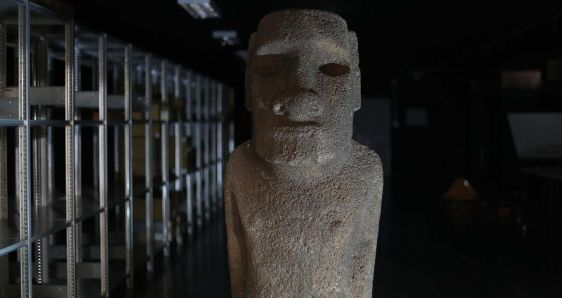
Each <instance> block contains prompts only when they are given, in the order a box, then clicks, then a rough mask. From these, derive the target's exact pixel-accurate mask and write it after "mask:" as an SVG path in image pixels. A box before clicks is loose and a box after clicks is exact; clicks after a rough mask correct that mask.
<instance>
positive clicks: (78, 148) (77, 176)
mask: <svg viewBox="0 0 562 298" xmlns="http://www.w3.org/2000/svg"><path fill="white" fill-rule="evenodd" d="M75 30H76V27H75ZM74 40H75V39H74ZM73 59H74V75H73V76H74V92H79V91H80V90H81V83H82V80H81V77H80V75H81V69H80V68H81V65H82V64H81V63H82V62H81V55H80V46H79V45H78V44H77V43H76V42H74V58H73ZM75 94H76V93H75ZM74 119H75V120H81V119H82V115H81V113H80V111H79V110H78V109H77V108H76V106H75V107H74ZM54 170H55V169H54V167H53V168H52V169H51V171H53V172H54ZM94 177H95V176H94ZM53 183H54V182H53ZM74 193H75V194H76V195H75V197H74V201H75V209H77V210H80V209H81V208H82V199H83V196H82V128H81V127H80V126H79V125H74ZM74 231H75V237H76V243H77V244H76V262H81V261H82V247H80V243H82V239H83V237H82V236H83V233H82V223H81V222H77V223H76V228H75V229H74Z"/></svg>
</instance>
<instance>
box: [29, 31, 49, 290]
mask: <svg viewBox="0 0 562 298" xmlns="http://www.w3.org/2000/svg"><path fill="white" fill-rule="evenodd" d="M48 59H49V46H48V39H47V36H46V35H45V34H42V35H40V36H39V38H38V39H37V40H35V42H34V50H33V55H32V59H31V64H32V67H31V69H32V70H33V72H32V73H31V76H32V77H33V80H32V85H33V86H34V87H45V86H48V80H49V69H48ZM46 109H47V107H44V106H37V107H35V108H34V109H32V110H30V112H31V113H32V114H33V119H34V120H47V110H46ZM31 146H32V147H31V148H32V152H33V153H32V156H33V160H32V163H33V166H32V170H33V174H32V175H33V176H32V177H33V179H32V181H33V188H32V189H33V201H34V205H33V206H34V210H35V212H36V214H39V212H41V210H42V208H43V207H45V206H47V205H48V204H49V197H48V196H49V194H48V182H47V176H48V172H47V151H48V148H47V147H48V143H47V128H46V127H45V126H41V127H35V128H34V130H33V131H31ZM34 265H35V266H34V267H35V269H34V270H35V273H36V280H37V283H38V284H42V283H48V282H49V278H48V277H49V274H48V272H49V246H48V238H45V239H37V241H36V245H35V262H34Z"/></svg>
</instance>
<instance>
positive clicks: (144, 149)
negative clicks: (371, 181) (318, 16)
mask: <svg viewBox="0 0 562 298" xmlns="http://www.w3.org/2000/svg"><path fill="white" fill-rule="evenodd" d="M281 9H317V10H325V11H329V12H332V13H335V14H338V15H339V16H341V17H342V18H343V19H344V20H345V21H346V22H347V27H348V29H349V30H351V31H354V32H355V34H356V35H357V40H358V53H359V69H360V91H361V95H360V99H361V104H360V109H358V110H357V111H355V112H354V114H353V139H354V140H355V141H357V142H359V143H361V144H363V145H365V146H366V147H368V148H369V149H371V150H373V151H375V152H376V153H377V154H378V156H379V157H380V160H381V162H382V170H383V175H382V176H381V178H384V186H383V191H382V205H381V206H380V222H379V225H378V232H377V231H376V229H373V230H372V235H374V236H375V238H376V239H378V240H377V241H376V259H375V264H374V269H373V270H374V278H373V281H372V296H373V297H377V298H410V297H412V298H421V297H431V298H438V297H459V298H461V297H462V298H476V297H478V298H483V297H489V298H504V297H506V298H507V297H521V298H543V297H544V298H550V297H559V296H560V293H562V283H561V282H560V281H561V280H562V255H561V253H560V251H562V215H561V214H562V192H561V185H562V8H560V7H558V6H557V5H555V4H547V3H522V4H519V3H513V2H508V1H497V2H494V3H489V2H484V1H464V2H452V3H451V2H446V1H436V0H431V1H429V2H428V1H405V0H399V1H391V0H381V1H366V0H353V1H344V0H324V1H320V0H310V1H304V0H284V1H277V0H275V1H258V0H247V1H225V0H162V1H151V0H138V1H129V0H123V1H116V0H113V1H108V0H98V1H88V0H34V1H28V0H0V298H8V297H10V298H11V297H109V296H112V297H113V296H115V297H141V298H144V297H231V296H233V294H234V293H233V292H232V291H231V284H232V283H231V281H232V278H231V277H232V272H231V271H230V270H229V252H228V244H227V239H228V237H232V236H231V234H229V233H230V231H229V230H227V228H226V221H225V213H228V212H225V209H227V210H228V208H229V207H228V206H225V205H227V204H225V202H226V201H227V198H225V192H224V189H225V184H227V183H225V181H226V179H231V180H230V181H241V180H243V177H237V176H234V177H228V178H226V177H225V173H227V164H228V162H229V158H230V157H231V156H236V155H233V153H235V152H238V151H235V150H236V148H237V147H238V146H240V145H241V144H245V143H244V142H246V141H248V140H250V139H252V142H253V143H252V144H254V143H255V141H254V140H255V138H256V135H257V134H256V133H255V132H256V131H257V129H255V128H256V127H262V126H263V125H265V123H255V122H254V123H252V121H253V119H254V120H255V119H256V118H255V114H252V113H256V111H255V110H252V111H250V110H248V107H249V106H248V103H247V98H248V97H250V96H251V95H252V94H253V93H252V92H249V90H250V88H254V87H253V86H251V84H248V83H247V81H248V80H249V78H250V77H251V76H250V75H248V74H247V72H248V71H252V70H247V64H249V62H248V61H249V60H250V59H252V57H253V55H254V52H253V51H252V49H249V48H248V45H249V43H250V37H251V35H252V33H254V32H256V31H257V30H258V24H259V22H260V20H261V19H262V18H263V17H264V16H265V15H267V14H268V13H271V12H273V11H277V10H281ZM301 30H305V29H302V28H301ZM305 31H306V30H305ZM308 54H309V55H313V54H311V53H308ZM303 55H305V54H303ZM336 70H337V69H336ZM320 71H323V72H325V71H324V70H322V69H320ZM331 71H334V70H331ZM265 75H267V73H266V74H265ZM318 77H319V76H315V75H314V74H312V75H311V79H318ZM358 88H359V87H358ZM273 89H275V88H273ZM252 90H253V89H252ZM248 94H250V95H248ZM342 94H343V95H342V96H341V98H339V99H338V100H342V101H350V100H352V96H353V95H354V94H352V92H350V93H348V94H347V93H342ZM274 113H277V110H275V111H274ZM327 117H328V116H327ZM333 137H334V138H335V137H337V136H335V135H334V136H333ZM244 146H246V145H244ZM248 148H249V147H248ZM247 171H248V172H252V171H254V172H257V171H256V170H255V168H252V167H248V169H247ZM242 173H244V171H242ZM231 176H232V175H231ZM341 182H342V184H346V183H347V182H345V181H341ZM233 183H234V182H233ZM246 191H248V193H252V192H251V191H252V189H251V187H249V188H248V189H247V190H246ZM280 196H281V197H282V196H283V194H281V195H280ZM252 199H255V200H259V199H260V198H257V197H254V198H252ZM321 203H322V202H319V204H321ZM271 208H272V209H273V208H274V207H273V206H272V207H271ZM271 212H272V213H275V210H271ZM227 218H228V216H227ZM311 233H312V234H314V233H315V232H314V231H311ZM377 233H378V235H377ZM230 239H232V238H230ZM230 258H232V255H231V256H230ZM263 266H267V265H263ZM369 283H370V281H369ZM369 286H371V284H369ZM288 296H291V295H288ZM343 296H349V295H343ZM234 297H236V295H234Z"/></svg>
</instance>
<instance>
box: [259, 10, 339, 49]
mask: <svg viewBox="0 0 562 298" xmlns="http://www.w3.org/2000/svg"><path fill="white" fill-rule="evenodd" d="M311 40H322V41H324V42H329V43H332V44H334V46H337V47H340V48H344V49H347V48H348V47H349V46H348V42H349V36H348V30H347V24H346V22H345V20H343V19H342V18H341V17H339V16H337V15H335V14H332V13H328V12H323V11H316V10H284V11H278V12H274V13H271V14H269V15H267V16H265V17H264V18H263V19H262V20H261V21H260V23H259V25H258V30H257V32H256V33H255V37H254V48H259V47H261V46H263V45H269V44H274V43H279V42H290V43H298V42H300V41H311Z"/></svg>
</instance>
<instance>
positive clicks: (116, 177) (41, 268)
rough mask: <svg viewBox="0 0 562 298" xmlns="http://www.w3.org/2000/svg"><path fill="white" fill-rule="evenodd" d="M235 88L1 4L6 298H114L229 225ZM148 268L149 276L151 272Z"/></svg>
mask: <svg viewBox="0 0 562 298" xmlns="http://www.w3.org/2000/svg"><path fill="white" fill-rule="evenodd" d="M232 103H233V92H232V90H231V89H230V88H229V87H227V86H225V85H224V84H222V83H220V82H217V81H215V80H212V79H211V78H208V77H205V76H203V75H201V74H197V73H195V72H193V71H190V70H188V69H185V68H184V67H183V66H181V65H178V64H174V63H173V62H172V61H168V60H166V59H164V58H161V57H157V56H155V55H152V54H151V53H148V52H146V51H142V50H141V49H138V48H136V47H134V46H133V45H131V44H128V43H126V42H122V41H119V40H116V39H114V38H112V37H109V36H107V35H106V34H104V33H99V32H95V31H92V30H88V29H87V28H84V27H83V26H80V25H79V24H75V23H74V22H73V21H72V20H69V19H65V18H63V17H61V16H59V15H57V14H56V13H54V12H52V11H49V10H46V9H44V8H42V7H39V6H37V5H35V4H32V3H30V2H28V1H15V0H1V2H0V298H2V297H18V296H20V297H90V296H91V297H105V296H108V295H109V293H110V292H111V290H112V289H113V288H115V286H116V285H117V284H119V283H120V282H122V281H126V283H127V286H128V287H133V285H134V273H135V271H136V270H138V269H139V268H141V267H144V268H145V269H146V270H148V271H152V270H154V262H155V256H156V255H157V254H159V253H162V254H163V255H164V256H169V255H170V246H171V244H172V243H177V244H178V245H189V239H191V237H192V236H193V235H194V233H195V232H196V231H197V230H200V229H202V228H204V227H205V226H206V225H208V223H209V222H211V221H212V220H213V219H214V218H216V217H217V216H222V215H221V214H222V213H221V211H220V210H221V208H222V199H223V198H222V173H223V170H224V166H225V163H224V161H225V160H226V159H227V157H228V155H229V154H230V153H231V152H232V150H233V149H234V140H233V132H234V131H233V123H232V121H231V119H230V116H229V112H230V111H231V110H232ZM144 268H143V269H144Z"/></svg>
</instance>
